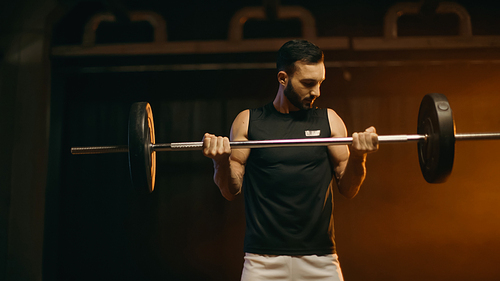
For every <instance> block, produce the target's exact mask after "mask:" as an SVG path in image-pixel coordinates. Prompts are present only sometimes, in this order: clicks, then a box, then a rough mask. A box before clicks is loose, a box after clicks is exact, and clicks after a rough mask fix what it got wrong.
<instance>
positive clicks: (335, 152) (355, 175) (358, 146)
mask: <svg viewBox="0 0 500 281" xmlns="http://www.w3.org/2000/svg"><path fill="white" fill-rule="evenodd" d="M328 119H329V122H330V130H331V136H332V137H345V136H347V131H346V128H345V125H344V122H343V121H342V119H340V117H339V116H338V115H337V114H336V113H335V112H334V111H333V110H331V109H328ZM377 149H378V141H377V135H376V134H375V128H373V127H370V128H368V129H367V130H366V131H365V132H363V133H354V134H353V143H352V145H351V150H352V151H349V147H348V146H346V145H334V146H329V147H328V151H329V153H330V157H331V159H332V161H333V164H334V171H335V176H336V180H337V186H338V188H339V191H340V193H341V194H342V195H344V196H345V197H347V198H349V199H351V198H353V197H354V196H356V194H358V192H359V188H360V187H361V184H362V183H363V181H364V179H365V176H366V166H365V162H366V155H367V153H370V152H374V151H376V150H377ZM351 152H352V153H351Z"/></svg>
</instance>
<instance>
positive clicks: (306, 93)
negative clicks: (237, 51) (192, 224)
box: [203, 40, 378, 281]
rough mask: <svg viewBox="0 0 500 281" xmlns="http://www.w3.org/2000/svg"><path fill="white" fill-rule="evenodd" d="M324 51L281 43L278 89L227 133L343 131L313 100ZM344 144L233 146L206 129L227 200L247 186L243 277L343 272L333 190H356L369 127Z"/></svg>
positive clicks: (372, 140)
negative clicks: (334, 220) (337, 247)
mask: <svg viewBox="0 0 500 281" xmlns="http://www.w3.org/2000/svg"><path fill="white" fill-rule="evenodd" d="M323 57H324V56H323V52H322V51H321V50H320V49H319V48H318V47H317V46H316V45H314V44H312V43H310V42H308V41H305V40H293V41H289V42H287V43H285V44H284V45H283V46H282V47H281V48H280V50H279V51H278V59H277V70H278V83H279V89H278V93H277V94H276V98H275V99H274V101H273V102H272V103H269V104H267V105H265V106H263V107H261V108H258V109H252V110H244V111H242V112H241V113H240V114H238V116H237V117H236V118H235V120H234V122H233V125H232V128H231V135H230V138H231V140H232V141H247V140H262V139H290V138H310V137H345V136H346V135H347V132H346V128H345V125H344V123H343V121H342V119H340V117H339V116H338V115H337V114H336V113H335V112H334V111H333V110H332V109H318V108H314V107H313V104H314V101H315V100H316V98H318V97H319V96H320V86H321V83H322V82H323V81H324V80H325V66H324V62H323ZM352 137H353V142H352V144H351V147H350V149H349V147H348V146H346V145H334V146H328V147H324V146H308V147H286V148H258V149H252V150H250V149H234V150H231V147H230V145H229V139H228V138H227V137H220V136H214V135H212V134H205V136H204V138H203V154H204V155H205V156H207V157H209V158H212V159H213V163H214V168H215V173H214V181H215V183H216V184H217V185H218V186H219V189H220V191H221V193H222V195H223V196H224V197H225V198H226V199H227V200H233V199H234V198H235V196H237V195H238V194H239V193H241V191H242V189H243V192H244V199H245V213H246V232H245V243H244V251H245V253H246V254H245V264H244V268H243V273H242V277H241V279H242V280H252V281H256V280H315V281H319V280H343V277H342V272H341V270H340V266H339V263H338V258H337V254H336V251H335V242H334V231H333V197H332V196H333V190H332V188H333V187H332V186H333V185H332V182H333V179H335V180H336V183H337V186H338V189H339V191H340V193H341V194H342V195H344V196H346V197H347V198H353V197H354V196H355V195H356V194H357V193H358V191H359V188H360V186H361V184H362V182H363V180H364V178H365V174H366V169H365V161H366V155H367V154H368V153H371V152H374V151H376V150H377V149H378V139H377V135H376V132H375V128H374V127H370V128H368V129H366V130H365V132H361V133H354V134H353V135H352Z"/></svg>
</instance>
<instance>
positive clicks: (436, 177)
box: [71, 93, 500, 192]
mask: <svg viewBox="0 0 500 281" xmlns="http://www.w3.org/2000/svg"><path fill="white" fill-rule="evenodd" d="M486 139H500V133H472V134H455V123H454V120H453V112H452V110H451V107H450V104H449V102H448V99H447V98H446V96H445V95H443V94H438V93H432V94H427V95H425V96H424V98H423V99H422V102H421V103H420V108H419V112H418V123H417V134H414V135H379V136H378V141H379V143H395V142H417V148H418V159H419V163H420V169H421V171H422V175H423V176H424V179H425V180H426V181H427V182H428V183H442V182H445V181H446V180H447V178H448V177H449V175H450V174H451V171H452V168H453V160H454V156H455V141H457V140H486ZM351 143H352V137H342V138H303V139H281V140H249V141H231V142H229V144H230V146H231V149H241V148H252V149H254V148H270V147H296V146H330V145H347V144H351ZM202 149H203V142H177V143H162V144H160V143H156V142H155V130H154V122H153V112H152V110H151V106H150V104H149V103H147V102H138V103H134V104H133V105H132V107H131V109H130V114H129V124H128V145H114V146H93V147H72V148H71V153H72V154H101V153H119V152H128V156H129V157H128V158H129V168H130V177H131V179H132V182H133V185H134V187H135V188H136V189H137V190H139V191H141V192H152V191H153V190H154V187H155V177H156V152H160V151H191V150H202Z"/></svg>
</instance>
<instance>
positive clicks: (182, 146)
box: [153, 135, 426, 151]
mask: <svg viewBox="0 0 500 281" xmlns="http://www.w3.org/2000/svg"><path fill="white" fill-rule="evenodd" d="M425 138H426V136H425V135H386V136H378V141H379V142H381V143H387V142H408V141H420V140H425ZM350 143H352V137H346V138H311V139H283V140H256V141H232V142H229V144H230V145H231V148H234V149H241V148H268V147H295V146H329V145H342V144H350ZM202 148H203V142H179V143H167V144H153V150H155V151H190V150H201V149H202Z"/></svg>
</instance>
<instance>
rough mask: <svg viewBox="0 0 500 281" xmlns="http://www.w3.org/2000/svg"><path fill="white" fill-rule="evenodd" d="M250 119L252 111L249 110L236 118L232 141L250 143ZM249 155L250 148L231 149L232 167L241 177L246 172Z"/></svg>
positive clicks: (232, 129) (231, 136)
mask: <svg viewBox="0 0 500 281" xmlns="http://www.w3.org/2000/svg"><path fill="white" fill-rule="evenodd" d="M249 119H250V111H249V110H248V109H247V110H244V111H242V112H240V113H239V114H238V116H236V118H235V119H234V121H233V125H232V126H231V135H230V137H229V139H230V140H231V141H248V123H249ZM249 155H250V149H249V148H239V149H231V156H230V157H229V159H230V161H231V166H232V168H234V169H235V172H238V173H239V174H241V176H243V174H244V172H245V164H246V162H247V159H248V156H249Z"/></svg>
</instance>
